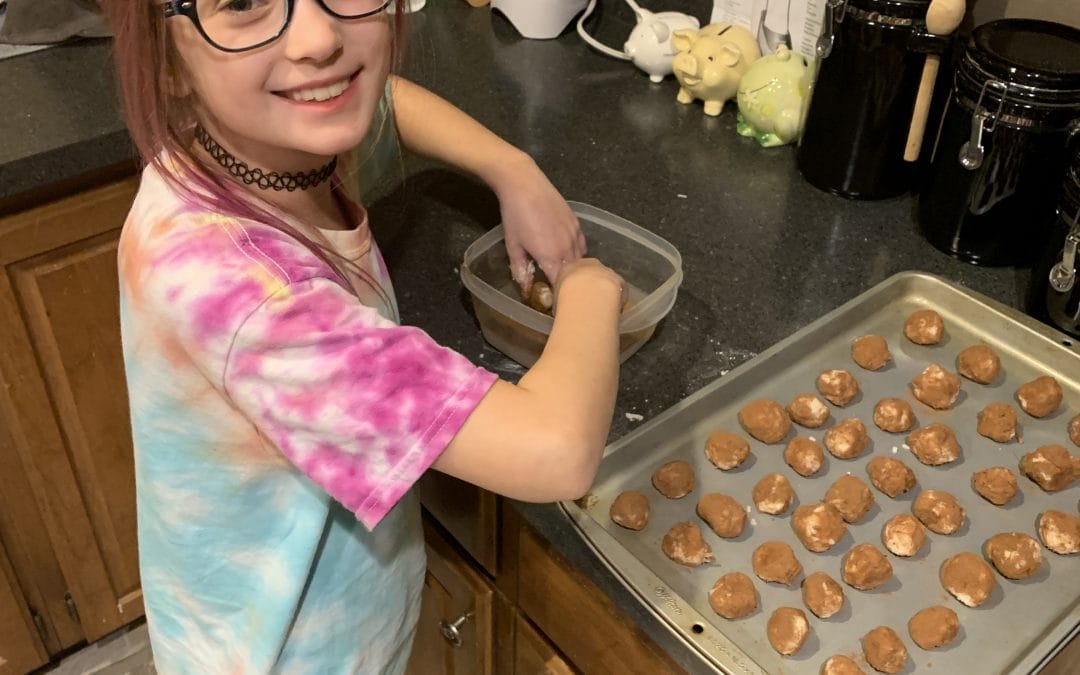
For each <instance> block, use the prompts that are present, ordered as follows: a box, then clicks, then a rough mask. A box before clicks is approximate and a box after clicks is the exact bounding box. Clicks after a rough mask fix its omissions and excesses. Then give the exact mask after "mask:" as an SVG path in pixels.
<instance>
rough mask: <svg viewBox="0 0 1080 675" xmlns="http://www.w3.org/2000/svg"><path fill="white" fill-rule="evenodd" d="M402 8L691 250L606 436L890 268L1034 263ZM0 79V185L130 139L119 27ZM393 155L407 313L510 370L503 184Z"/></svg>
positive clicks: (460, 79) (560, 59) (520, 48)
mask: <svg viewBox="0 0 1080 675" xmlns="http://www.w3.org/2000/svg"><path fill="white" fill-rule="evenodd" d="M411 18H412V20H413V24H412V25H413V31H412V43H411V51H410V56H409V59H408V62H407V64H406V66H405V73H406V74H407V75H408V76H410V77H412V78H413V79H415V80H417V81H419V82H421V83H423V84H425V85H426V86H428V87H430V88H431V89H433V90H434V91H436V92H438V93H440V94H442V95H443V96H445V97H447V98H448V99H450V100H451V101H454V102H456V103H457V104H458V105H460V106H461V107H462V108H464V109H465V110H466V111H467V112H469V113H470V114H472V115H473V116H475V117H476V118H477V119H479V120H480V121H481V122H483V123H484V124H486V125H487V126H489V127H490V128H491V129H493V130H494V131H496V132H497V133H499V134H501V135H503V136H504V137H506V138H507V139H509V140H510V141H512V142H513V143H515V144H517V145H518V146H520V147H522V148H524V149H526V150H527V151H528V152H530V153H531V154H532V155H533V156H534V157H535V158H536V160H537V162H538V163H539V165H540V166H541V167H542V168H543V169H544V170H545V171H546V172H547V173H548V175H549V176H550V177H551V179H552V181H553V182H554V183H555V185H556V186H557V187H558V188H559V189H560V190H562V192H563V194H564V195H565V196H566V197H567V198H568V199H573V200H577V201H581V202H586V203H589V204H593V205H595V206H597V207H600V208H602V209H605V210H608V211H611V212H613V213H616V214H618V215H620V216H622V217H624V218H627V219H629V220H631V221H633V222H635V223H637V224H639V225H641V226H643V227H645V228H647V229H650V230H652V231H653V232H655V233H657V234H658V235H660V236H662V237H664V238H665V239H667V240H668V241H670V242H671V243H673V244H674V245H675V246H676V247H677V248H678V249H679V250H680V252H681V253H682V256H683V270H684V273H685V280H684V282H683V285H682V288H681V290H680V292H679V297H678V301H677V302H676V304H675V307H674V308H673V309H672V311H671V313H670V314H669V316H668V317H667V318H666V320H664V321H663V322H662V323H661V324H660V328H659V329H658V330H657V332H656V335H655V336H654V337H653V338H652V340H651V341H650V342H649V343H648V344H646V345H645V346H644V347H643V348H642V349H641V351H640V352H638V353H637V354H636V355H635V356H634V357H633V358H632V359H631V360H630V361H628V362H627V363H626V364H625V366H624V367H623V369H622V379H621V382H620V387H619V398H618V402H617V404H616V411H615V419H614V423H613V425H612V429H611V436H610V439H611V440H614V439H616V438H618V437H620V436H622V435H624V434H625V433H627V432H628V431H630V430H631V429H633V428H634V427H635V426H636V425H639V424H641V423H642V422H635V421H632V420H631V419H630V418H628V417H627V413H632V414H633V415H640V416H642V417H643V418H644V420H645V421H647V420H649V419H651V418H653V417H656V416H657V415H658V414H659V413H660V412H662V411H663V410H665V409H667V408H668V407H670V406H672V405H674V404H675V403H676V402H678V401H680V400H681V399H683V398H685V397H686V396H687V395H689V394H691V393H692V392H694V391H696V390H698V389H699V388H701V387H702V386H704V385H706V384H708V383H709V382H711V381H713V380H714V379H716V378H717V377H720V376H721V375H722V374H723V373H725V372H727V371H728V370H730V369H732V368H734V367H735V366H737V365H738V364H740V363H742V362H744V361H745V360H747V359H748V358H750V357H752V356H753V355H755V354H757V353H760V352H761V351H763V350H764V349H765V348H767V347H768V346H770V345H772V344H774V343H776V342H778V341H779V340H781V339H782V338H784V337H786V336H787V335H790V334H791V333H793V332H795V331H796V330H798V329H799V328H801V327H803V326H805V325H806V324H808V323H810V322H811V321H812V320H814V319H816V318H817V317H819V316H821V315H823V314H824V313H826V312H828V311H829V310H831V309H833V308H835V307H837V306H839V305H840V304H842V303H844V302H845V301H847V300H849V299H851V298H852V297H854V296H855V295H857V294H859V293H860V292H862V291H864V290H866V289H867V288H869V287H871V286H873V285H874V284H876V283H878V282H880V281H882V280H884V279H885V278H887V277H889V276H891V275H893V274H895V273H896V272H899V271H902V270H924V271H928V272H932V273H935V274H938V275H941V276H943V277H946V278H948V279H951V280H952V281H954V282H957V283H959V284H961V285H963V286H966V287H968V288H971V289H974V290H976V291H979V292H981V293H984V294H986V295H988V296H990V297H992V298H995V299H997V300H999V301H1002V302H1004V303H1006V304H1009V305H1012V306H1020V304H1021V302H1022V298H1023V295H1024V293H1025V292H1026V287H1027V279H1028V275H1027V273H1026V271H1024V270H1015V269H1011V268H998V269H987V268H977V267H972V266H970V265H966V264H963V263H960V262H957V261H955V260H953V259H951V258H949V257H947V256H945V255H943V254H941V253H938V252H937V251H936V250H934V249H933V248H932V247H931V246H930V245H929V244H927V243H926V242H925V241H924V240H923V238H922V237H921V236H920V235H919V233H918V231H917V229H916V226H915V224H914V219H913V210H914V204H915V201H914V199H913V198H911V197H904V198H899V199H892V200H887V201H880V202H851V201H845V200H843V199H840V198H837V197H834V196H831V195H828V194H824V193H822V192H820V191H818V190H816V189H814V188H812V187H811V186H810V185H809V184H807V183H806V182H805V181H803V180H802V178H801V177H800V175H799V172H798V170H797V169H796V166H795V162H794V151H793V149H792V148H790V147H787V148H774V149H769V150H764V149H762V148H760V147H758V146H757V144H756V143H755V142H754V141H752V140H750V139H745V138H742V137H739V136H738V135H736V133H735V116H734V114H733V112H732V111H731V108H728V109H727V110H726V111H725V113H724V114H722V115H721V116H720V117H718V118H708V117H706V116H705V115H704V114H703V113H702V110H701V107H700V105H694V106H682V105H679V104H677V103H676V102H675V93H676V89H677V87H676V84H675V83H674V81H672V80H668V81H666V82H664V83H663V84H660V85H655V84H651V83H650V82H649V81H648V79H647V78H646V77H645V76H644V75H643V74H641V73H640V72H638V71H636V70H635V69H634V68H633V67H631V66H630V65H628V64H626V63H624V62H620V61H616V60H613V59H610V58H606V57H603V56H601V55H599V54H597V53H596V52H594V51H592V50H590V49H589V48H588V47H586V46H585V45H584V44H583V43H582V42H581V41H580V40H579V39H578V38H577V37H576V35H574V34H573V33H572V32H571V33H568V34H566V35H564V36H563V37H561V38H559V39H557V40H551V41H530V40H523V39H521V38H520V37H519V36H518V35H517V33H516V32H515V31H514V29H513V28H512V27H511V26H510V25H509V24H508V23H507V22H506V21H505V20H504V19H503V18H502V17H500V16H498V15H493V14H492V12H491V11H490V10H488V9H487V8H480V9H473V8H471V7H470V6H469V5H468V4H466V3H465V2H461V1H455V0H443V1H442V2H437V3H428V6H427V7H426V8H425V9H424V10H423V11H421V12H419V13H418V14H415V15H413V16H412V17H411ZM702 18H706V17H702ZM626 20H627V17H626V16H625V15H622V14H620V13H619V12H618V11H611V12H609V13H608V15H607V17H606V18H605V21H606V22H608V23H607V26H608V28H607V29H608V30H609V31H610V32H612V34H613V35H616V36H617V35H619V34H620V32H622V35H625V32H628V27H627V26H628V25H627V24H624V23H622V22H624V21H626ZM624 31H625V32H624ZM601 36H602V37H603V32H602V33H601ZM607 41H608V42H609V43H616V42H617V40H616V39H613V38H609V39H608V40H607ZM0 94H2V98H3V100H4V101H6V102H8V103H7V105H8V106H9V107H8V110H7V111H5V112H6V114H5V116H3V117H2V118H0V199H2V198H3V197H5V196H8V195H11V194H16V193H18V192H19V191H20V190H26V189H30V188H32V187H34V186H37V185H40V184H41V183H42V182H45V181H50V180H58V179H60V178H64V177H68V176H71V175H77V174H79V173H80V172H89V171H93V170H94V169H95V168H100V167H102V166H105V165H108V164H115V163H118V162H123V161H127V160H128V159H130V157H131V156H132V150H131V146H130V141H129V140H128V139H127V136H126V135H125V133H124V131H123V128H122V125H121V122H120V121H119V119H118V116H117V114H116V112H115V103H114V97H115V94H114V89H113V85H112V75H111V70H110V66H109V64H108V43H105V42H85V43H78V44H74V45H70V46H62V47H57V48H55V49H49V50H46V51H43V52H37V53H34V54H29V55H25V56H20V57H16V58H12V59H8V60H7V61H4V62H0ZM11 102H15V103H11ZM393 172H394V174H395V175H394V176H392V177H393V178H401V177H402V176H404V177H405V178H406V180H404V181H403V182H400V184H397V185H393V184H390V185H389V187H388V188H387V190H385V191H383V193H381V196H380V197H379V198H378V199H377V200H376V201H374V202H373V203H372V204H371V205H370V207H371V212H372V221H373V223H374V224H375V229H376V234H377V236H378V237H379V241H380V243H381V245H382V247H383V249H384V253H385V255H386V257H387V260H388V263H389V266H390V269H391V270H392V271H393V275H394V283H395V286H396V290H397V294H398V299H399V301H400V304H401V307H402V311H403V318H404V320H405V321H406V322H407V323H412V324H416V325H419V326H421V327H423V328H425V329H426V330H428V331H429V332H430V333H431V334H432V335H433V336H434V337H435V338H436V339H437V340H438V341H439V342H441V343H443V344H446V345H448V346H450V347H453V348H455V349H457V350H459V351H461V352H463V353H464V354H466V355H468V356H470V357H471V358H473V359H474V360H475V361H476V362H478V363H481V364H484V365H486V366H487V367H489V368H492V369H493V370H495V371H498V372H500V373H501V374H503V375H504V376H506V377H508V378H511V379H514V378H516V377H518V376H520V374H521V372H522V371H521V369H520V368H519V367H517V366H516V365H515V364H513V363H512V362H510V361H508V360H507V359H506V358H505V357H503V356H501V355H500V354H499V353H498V352H496V351H495V350H494V349H493V348H491V347H490V346H488V345H486V343H485V342H484V341H483V339H482V337H481V336H480V332H479V330H478V327H477V324H476V322H475V319H474V317H473V313H472V311H471V309H470V307H469V303H468V298H467V294H466V293H465V291H464V290H462V289H461V286H460V282H459V279H458V265H459V263H460V261H461V259H462V255H463V253H464V251H465V249H466V247H467V246H468V245H469V243H470V242H471V241H472V240H473V239H475V238H476V237H477V236H479V235H480V234H481V233H482V232H483V231H484V230H485V229H487V228H489V227H491V226H493V225H495V224H497V223H498V221H499V216H498V206H497V202H496V201H495V199H494V196H493V195H492V194H491V193H490V192H489V191H487V190H486V189H485V188H484V187H482V186H481V185H480V184H479V183H477V182H475V181H473V180H471V179H469V178H467V177H464V176H462V175H460V174H456V173H453V172H450V171H448V170H446V169H445V168H442V167H438V166H434V165H432V164H429V163H426V162H423V161H418V160H414V159H407V160H406V161H405V162H404V163H402V164H401V165H399V166H396V167H395V168H394V169H393ZM399 224H404V225H399ZM448 295H449V296H450V301H448ZM521 511H522V513H523V514H524V516H525V518H526V519H527V520H528V522H529V523H530V524H531V525H533V526H534V527H535V528H536V529H537V530H538V531H539V532H540V533H541V534H542V535H543V536H545V537H546V538H548V539H549V540H550V541H551V542H552V543H553V544H554V545H555V546H556V547H557V549H558V550H559V551H561V552H562V553H563V554H564V555H565V556H566V557H567V558H568V559H569V560H570V561H571V563H572V564H574V565H575V566H576V567H578V568H579V569H580V570H581V571H582V572H583V573H584V574H585V575H586V576H588V577H589V578H590V579H592V580H593V581H594V582H595V583H597V585H598V586H599V587H600V588H601V589H602V590H604V591H605V592H606V593H608V594H609V595H610V596H611V597H612V599H613V600H614V601H615V602H616V603H617V604H618V605H619V606H620V607H622V608H623V609H624V610H625V611H627V613H628V614H629V615H630V616H631V617H632V618H634V619H635V620H638V621H639V622H641V623H642V624H643V625H644V626H645V627H646V629H648V630H650V632H652V633H653V634H654V635H655V636H656V637H657V640H658V642H659V643H660V644H661V645H663V646H664V647H666V648H668V649H669V650H670V651H671V653H672V654H673V656H674V657H675V658H676V659H677V660H679V661H680V662H682V663H684V664H685V665H686V666H687V667H688V668H691V669H696V668H697V666H696V665H695V664H697V663H698V662H697V661H696V660H695V659H694V658H693V657H692V656H691V655H690V654H689V653H688V652H687V651H686V649H685V648H684V647H682V646H681V643H678V642H677V641H675V640H674V638H671V637H670V634H669V633H668V632H667V631H666V629H664V628H663V627H662V626H661V625H660V624H659V622H658V621H657V620H656V619H654V618H653V617H652V615H651V614H649V612H648V611H646V610H645V609H644V608H643V607H642V606H641V605H640V604H639V603H638V602H637V601H636V600H635V599H634V598H633V596H631V595H630V593H629V591H627V590H626V589H625V588H624V587H623V586H622V585H621V583H620V582H619V581H617V580H616V579H615V578H614V577H612V576H611V575H610V574H609V573H608V572H607V571H606V570H605V568H604V567H603V563H602V562H600V561H599V560H598V559H597V558H596V557H595V556H594V555H593V554H592V553H591V552H590V549H589V548H588V546H587V545H586V544H585V543H584V542H583V541H582V540H581V539H580V538H579V536H578V535H577V534H576V531H575V530H574V528H573V526H572V525H571V524H570V522H569V521H568V520H567V519H566V517H565V516H564V515H563V514H562V512H561V510H559V509H558V508H557V507H554V506H533V505H522V506H521Z"/></svg>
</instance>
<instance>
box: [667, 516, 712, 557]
mask: <svg viewBox="0 0 1080 675" xmlns="http://www.w3.org/2000/svg"><path fill="white" fill-rule="evenodd" d="M660 548H661V550H663V552H664V554H665V555H666V556H667V557H669V558H671V559H672V560H674V561H675V562H677V563H679V564H680V565H686V566H687V567H698V566H699V565H704V564H705V563H707V562H712V560H713V553H712V549H711V548H710V547H709V545H708V544H707V543H705V537H703V536H702V535H701V528H699V527H698V526H697V525H695V524H694V523H690V522H685V523H675V526H674V527H672V528H671V529H670V530H668V532H667V534H665V535H664V540H663V541H662V542H660Z"/></svg>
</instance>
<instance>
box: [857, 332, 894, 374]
mask: <svg viewBox="0 0 1080 675" xmlns="http://www.w3.org/2000/svg"><path fill="white" fill-rule="evenodd" d="M851 358H852V360H854V361H855V363H857V364H859V365H860V366H861V367H863V368H866V369H867V370H881V369H882V368H884V367H885V364H886V363H888V362H889V361H892V353H891V352H889V343H888V342H885V338H883V337H881V336H880V335H864V336H862V337H861V338H859V339H857V340H855V342H853V343H851Z"/></svg>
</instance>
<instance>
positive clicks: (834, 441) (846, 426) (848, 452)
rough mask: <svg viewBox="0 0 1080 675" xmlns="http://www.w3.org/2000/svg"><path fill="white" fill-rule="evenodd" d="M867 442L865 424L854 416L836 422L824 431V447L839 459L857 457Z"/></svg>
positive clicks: (868, 442)
mask: <svg viewBox="0 0 1080 675" xmlns="http://www.w3.org/2000/svg"><path fill="white" fill-rule="evenodd" d="M869 444H870V436H868V435H867V433H866V425H865V424H863V423H862V422H861V421H859V420H857V419H855V418H854V417H852V418H851V419H846V420H843V421H841V422H838V423H837V424H836V426H834V427H833V428H831V429H829V430H828V431H826V432H825V447H826V448H828V449H829V452H830V453H832V455H833V456H834V457H839V458H840V459H852V458H854V457H858V456H859V455H860V454H862V451H863V450H865V449H866V446H867V445H869Z"/></svg>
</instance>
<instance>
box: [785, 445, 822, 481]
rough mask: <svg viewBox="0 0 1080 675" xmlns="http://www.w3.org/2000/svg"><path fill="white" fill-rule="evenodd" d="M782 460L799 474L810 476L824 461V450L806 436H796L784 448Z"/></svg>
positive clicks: (819, 468) (818, 469)
mask: <svg viewBox="0 0 1080 675" xmlns="http://www.w3.org/2000/svg"><path fill="white" fill-rule="evenodd" d="M784 461H785V462H787V464H788V466H790V467H791V468H792V469H794V470H795V473H797V474H799V475H800V476H804V477H805V476H812V475H814V474H815V473H817V472H818V471H820V470H821V466H822V465H823V464H824V463H825V451H824V450H822V449H821V446H820V445H818V444H817V443H815V442H814V441H812V440H810V439H809V438H807V437H806V436H796V437H795V438H793V439H791V442H790V443H788V444H787V447H786V448H784Z"/></svg>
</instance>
